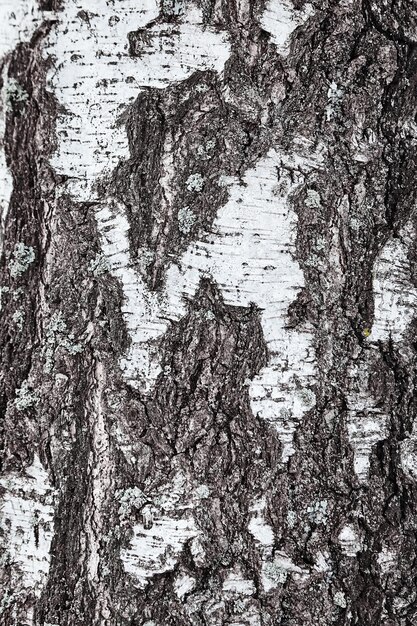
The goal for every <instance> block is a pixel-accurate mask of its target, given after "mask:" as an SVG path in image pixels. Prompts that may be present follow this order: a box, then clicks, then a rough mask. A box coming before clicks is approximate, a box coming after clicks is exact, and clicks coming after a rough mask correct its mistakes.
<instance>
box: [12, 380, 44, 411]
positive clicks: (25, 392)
mask: <svg viewBox="0 0 417 626" xmlns="http://www.w3.org/2000/svg"><path fill="white" fill-rule="evenodd" d="M38 401H39V394H38V392H36V391H34V390H33V389H32V388H31V387H30V385H29V383H28V381H24V382H23V384H22V386H21V387H20V388H19V389H17V390H16V397H15V401H14V404H15V407H16V409H17V410H18V411H25V410H26V409H29V408H31V407H33V406H35V405H36V404H37V402H38Z"/></svg>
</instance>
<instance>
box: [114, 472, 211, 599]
mask: <svg viewBox="0 0 417 626" xmlns="http://www.w3.org/2000/svg"><path fill="white" fill-rule="evenodd" d="M151 499H152V506H147V507H144V509H143V510H142V523H140V524H135V525H134V527H133V537H132V538H131V540H130V545H129V547H128V548H125V549H123V550H121V559H122V561H123V565H124V568H125V571H126V572H128V573H129V574H132V576H134V578H136V580H137V581H138V586H139V587H140V588H144V587H145V586H146V585H147V583H148V579H149V578H151V577H152V576H154V575H155V574H161V573H163V572H168V571H170V570H172V569H174V567H175V564H176V563H177V560H178V557H179V555H180V554H181V552H182V550H183V547H184V545H185V543H186V542H187V541H190V540H192V539H193V538H195V537H198V536H199V535H200V534H201V531H200V530H199V529H198V528H197V526H196V523H195V521H194V518H193V516H192V513H191V510H192V508H193V507H194V506H195V504H196V502H195V500H196V498H195V495H194V496H193V494H192V491H191V490H190V484H189V480H188V479H187V478H186V477H185V476H184V475H183V474H182V473H181V472H179V473H178V474H177V475H176V476H175V478H174V480H173V481H172V482H171V483H169V484H167V485H164V486H163V487H162V488H160V489H159V490H158V492H157V493H155V494H153V495H152V496H151Z"/></svg>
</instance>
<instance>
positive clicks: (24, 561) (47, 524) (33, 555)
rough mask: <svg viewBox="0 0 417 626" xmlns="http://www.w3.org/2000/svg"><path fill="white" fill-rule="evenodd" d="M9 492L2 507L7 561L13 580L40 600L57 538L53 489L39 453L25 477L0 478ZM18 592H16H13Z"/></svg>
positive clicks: (0, 508)
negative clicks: (10, 567) (10, 565)
mask: <svg viewBox="0 0 417 626" xmlns="http://www.w3.org/2000/svg"><path fill="white" fill-rule="evenodd" d="M0 485H1V486H2V487H4V488H5V489H6V493H5V495H4V497H3V502H2V503H1V504H0V528H1V530H2V533H4V535H3V540H2V543H3V550H4V552H3V556H2V559H3V562H4V560H7V561H8V562H10V563H11V564H12V569H13V579H14V581H15V583H16V585H17V586H20V585H21V586H22V587H23V588H24V589H26V590H28V591H30V592H31V593H33V594H34V595H36V596H37V597H39V596H40V594H41V591H42V587H43V585H44V584H45V582H46V579H47V576H48V572H49V564H50V553H49V551H50V546H51V540H52V536H53V512H54V509H53V495H54V492H53V489H52V487H51V485H50V483H49V479H48V474H47V472H46V471H45V469H44V468H43V466H42V464H41V462H40V460H39V457H38V456H37V455H36V454H35V456H34V460H33V463H32V465H31V466H30V467H27V468H26V469H25V472H24V474H23V475H22V474H16V473H10V474H8V475H6V476H4V477H2V478H0ZM13 591H14V590H13Z"/></svg>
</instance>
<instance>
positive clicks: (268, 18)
mask: <svg viewBox="0 0 417 626" xmlns="http://www.w3.org/2000/svg"><path fill="white" fill-rule="evenodd" d="M313 14H314V9H313V7H312V6H311V5H310V4H307V5H305V7H304V9H303V10H302V11H297V10H296V9H295V8H294V6H293V4H292V2H291V1H290V0H270V1H269V2H268V3H267V5H266V9H265V11H264V13H263V15H262V17H261V20H260V24H261V26H262V28H263V29H264V30H266V31H267V32H268V33H270V34H271V36H272V42H273V43H274V44H275V45H276V47H277V50H278V52H279V54H280V55H281V56H284V57H286V56H287V55H288V53H289V51H290V39H291V35H292V33H293V32H294V31H295V29H296V28H298V26H301V25H302V24H303V23H304V22H305V21H306V20H307V19H308V18H309V17H311V16H312V15H313Z"/></svg>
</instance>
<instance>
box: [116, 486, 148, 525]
mask: <svg viewBox="0 0 417 626" xmlns="http://www.w3.org/2000/svg"><path fill="white" fill-rule="evenodd" d="M116 498H117V499H118V501H119V502H120V506H119V515H120V517H121V519H128V518H129V517H130V516H131V513H132V510H133V509H137V510H140V509H141V508H142V507H143V505H144V504H145V502H146V500H147V497H146V496H145V494H144V493H143V491H142V490H141V489H139V487H129V488H128V489H122V490H120V491H118V492H117V493H116Z"/></svg>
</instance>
